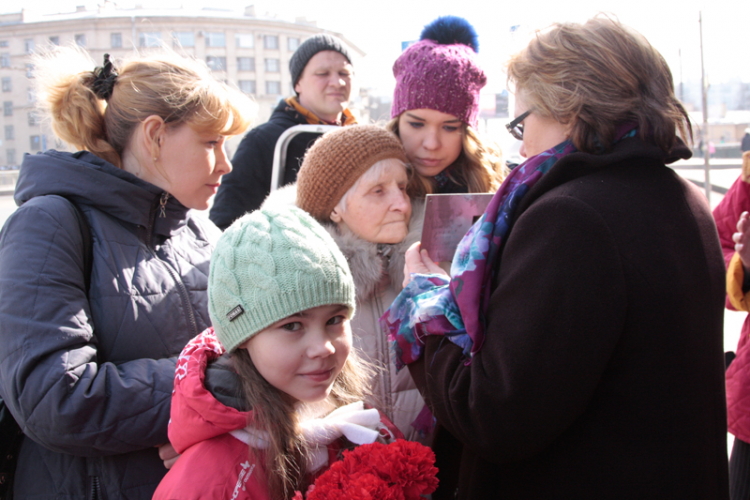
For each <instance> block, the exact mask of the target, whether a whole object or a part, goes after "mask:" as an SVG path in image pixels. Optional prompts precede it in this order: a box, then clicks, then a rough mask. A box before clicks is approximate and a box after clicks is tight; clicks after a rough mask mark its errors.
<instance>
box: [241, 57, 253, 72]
mask: <svg viewBox="0 0 750 500" xmlns="http://www.w3.org/2000/svg"><path fill="white" fill-rule="evenodd" d="M237 71H255V58H254V57H238V58H237Z"/></svg>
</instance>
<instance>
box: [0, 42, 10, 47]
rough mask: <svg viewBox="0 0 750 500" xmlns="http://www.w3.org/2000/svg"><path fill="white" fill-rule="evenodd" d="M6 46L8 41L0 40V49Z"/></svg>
mask: <svg viewBox="0 0 750 500" xmlns="http://www.w3.org/2000/svg"><path fill="white" fill-rule="evenodd" d="M7 46H8V40H0V48H2V47H7Z"/></svg>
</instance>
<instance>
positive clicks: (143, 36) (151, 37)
mask: <svg viewBox="0 0 750 500" xmlns="http://www.w3.org/2000/svg"><path fill="white" fill-rule="evenodd" d="M138 46H139V47H142V48H143V47H160V46H161V33H159V32H158V31H144V32H143V33H138Z"/></svg>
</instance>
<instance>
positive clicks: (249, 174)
mask: <svg viewBox="0 0 750 500" xmlns="http://www.w3.org/2000/svg"><path fill="white" fill-rule="evenodd" d="M276 139H278V134H269V133H266V132H265V131H264V127H263V126H260V127H257V128H254V129H253V130H251V131H250V132H248V133H247V135H246V136H245V138H244V139H242V142H240V145H239V147H238V148H237V152H236V153H235V154H234V158H232V171H231V172H230V173H228V174H227V175H225V176H224V178H223V179H222V181H221V186H219V192H218V193H216V200H215V201H214V205H213V207H212V208H211V212H210V213H209V218H210V219H211V220H212V221H213V223H214V224H216V225H217V226H218V227H219V228H220V229H221V230H222V231H223V230H224V229H226V228H227V227H229V225H230V224H231V223H232V222H234V220H235V219H237V218H239V217H241V216H242V215H244V214H245V213H247V212H251V211H253V210H256V209H258V208H259V207H260V205H261V204H262V203H263V200H265V199H266V196H268V193H269V192H270V189H271V170H272V168H273V151H274V148H275V146H276Z"/></svg>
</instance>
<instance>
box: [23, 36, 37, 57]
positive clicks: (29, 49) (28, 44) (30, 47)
mask: <svg viewBox="0 0 750 500" xmlns="http://www.w3.org/2000/svg"><path fill="white" fill-rule="evenodd" d="M23 47H24V50H25V51H26V53H27V54H33V53H34V39H33V38H27V39H26V40H24V41H23Z"/></svg>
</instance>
